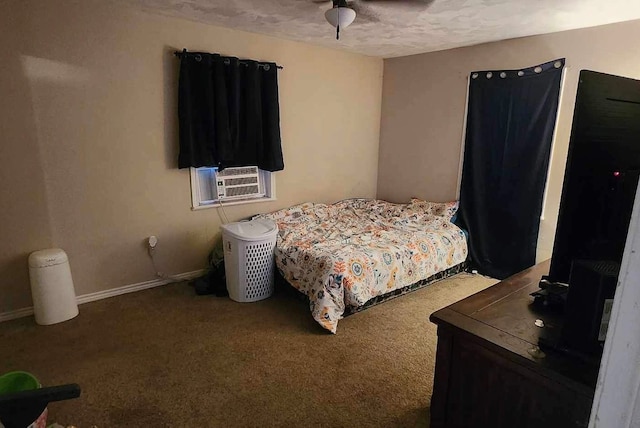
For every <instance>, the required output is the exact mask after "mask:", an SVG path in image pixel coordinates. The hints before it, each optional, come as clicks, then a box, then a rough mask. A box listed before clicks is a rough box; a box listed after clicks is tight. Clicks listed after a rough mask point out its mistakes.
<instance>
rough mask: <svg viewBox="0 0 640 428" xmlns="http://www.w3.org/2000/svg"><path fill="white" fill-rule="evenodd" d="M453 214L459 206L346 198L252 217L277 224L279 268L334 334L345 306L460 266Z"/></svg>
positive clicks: (461, 250) (462, 247) (462, 245)
mask: <svg viewBox="0 0 640 428" xmlns="http://www.w3.org/2000/svg"><path fill="white" fill-rule="evenodd" d="M457 208H458V204H457V202H451V203H433V202H426V201H422V200H419V199H412V200H411V202H410V203H408V204H392V203H390V202H384V201H379V200H369V199H350V200H345V201H341V202H338V203H335V204H332V205H325V204H313V203H305V204H301V205H296V206H293V207H291V208H287V209H284V210H280V211H276V212H273V213H270V214H263V215H261V216H258V217H265V218H270V219H273V220H275V221H276V222H277V223H278V228H279V234H278V241H277V245H276V250H275V251H276V266H277V267H278V270H279V271H280V273H281V274H282V275H283V276H284V278H285V279H286V280H287V282H289V283H290V284H291V285H292V286H293V287H295V288H297V289H298V290H299V291H301V292H302V293H304V294H306V295H307V296H308V297H309V301H310V306H311V313H312V315H313V318H314V319H315V320H316V321H317V322H318V323H320V325H321V326H322V327H324V328H326V329H327V330H330V331H331V332H332V333H335V332H336V329H337V326H338V320H340V319H341V318H342V315H343V313H344V312H345V308H346V307H350V306H355V307H358V306H361V305H363V304H364V303H365V302H367V301H368V300H369V299H371V298H373V297H375V296H379V295H381V294H385V293H388V292H390V291H393V290H396V289H398V288H402V287H405V286H408V285H411V284H414V283H416V282H418V281H420V280H422V279H425V278H428V277H430V276H432V275H435V274H436V273H438V272H441V271H444V270H446V269H448V268H450V267H453V266H455V265H457V264H459V263H462V262H464V261H465V260H466V258H467V242H466V237H465V235H464V233H463V232H462V230H461V229H459V228H458V227H457V226H455V225H454V224H453V223H451V218H452V216H453V215H454V214H455V212H456V210H457Z"/></svg>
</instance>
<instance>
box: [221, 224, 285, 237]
mask: <svg viewBox="0 0 640 428" xmlns="http://www.w3.org/2000/svg"><path fill="white" fill-rule="evenodd" d="M222 233H226V234H229V235H231V236H233V237H234V238H237V239H240V240H243V241H259V240H261V239H267V238H271V237H273V236H275V235H277V234H278V225H277V224H276V222H275V221H273V220H268V219H256V220H251V221H240V222H237V223H229V224H223V225H222Z"/></svg>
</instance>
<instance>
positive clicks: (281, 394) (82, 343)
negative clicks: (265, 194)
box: [0, 274, 496, 428]
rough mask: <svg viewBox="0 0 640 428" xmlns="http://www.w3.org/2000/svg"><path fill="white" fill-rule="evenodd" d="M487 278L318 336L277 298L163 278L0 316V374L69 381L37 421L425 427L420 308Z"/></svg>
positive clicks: (426, 387) (428, 363)
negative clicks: (43, 311)
mask: <svg viewBox="0 0 640 428" xmlns="http://www.w3.org/2000/svg"><path fill="white" fill-rule="evenodd" d="M495 282H496V281H494V280H491V279H488V278H484V277H482V276H472V275H470V274H460V275H457V276H455V277H453V278H449V279H446V280H443V281H440V282H438V283H435V284H433V285H431V286H429V287H427V288H424V289H422V290H419V291H416V292H414V293H411V294H408V295H405V296H402V297H400V298H397V299H394V300H392V301H388V302H386V303H383V304H380V305H377V306H374V307H372V308H370V309H367V310H366V311H363V312H361V313H358V314H355V315H353V316H350V317H348V318H346V319H344V320H342V321H340V324H339V327H338V334H337V335H332V334H330V333H327V332H325V331H324V330H322V329H321V328H320V327H319V326H318V325H316V323H315V322H314V321H313V320H312V318H311V315H310V313H309V310H308V307H307V306H306V304H305V302H304V301H301V300H299V299H298V298H297V297H296V296H295V295H293V294H291V293H289V292H283V291H280V292H278V293H276V295H275V296H274V297H272V298H270V299H267V300H264V301H262V302H257V303H247V304H240V303H235V302H232V301H231V300H229V299H227V298H216V297H212V296H196V295H195V294H194V292H193V289H192V288H191V287H190V286H188V285H186V284H174V285H168V286H164V287H160V288H155V289H151V290H147V291H142V292H139V293H133V294H128V295H124V296H119V297H114V298H112V299H107V300H102V301H99V302H94V303H89V304H85V305H82V306H81V307H80V315H79V316H78V317H77V318H75V319H73V320H71V321H67V322H65V323H62V324H58V325H54V326H47V327H45V326H37V325H36V324H35V322H34V321H33V318H32V317H30V318H23V319H19V320H14V321H8V322H5V323H0V373H4V372H6V371H9V370H27V371H30V372H32V373H34V374H36V376H37V377H39V378H40V380H41V382H42V383H43V384H45V385H56V384H62V383H70V382H76V383H78V384H80V386H81V387H82V395H81V397H80V398H79V399H76V400H73V401H66V402H60V403H53V404H51V405H50V407H49V411H50V418H49V421H50V422H53V421H56V422H59V423H61V424H63V425H70V424H73V425H76V426H77V427H79V428H89V427H91V426H93V425H95V426H97V427H99V428H105V427H140V426H154V427H162V426H175V427H186V426H201V427H218V426H219V427H236V426H238V427H265V426H279V427H280V426H281V427H306V426H330V427H345V426H359V427H360V426H361V427H393V426H398V427H413V426H421V427H427V426H428V419H429V409H428V406H429V401H430V398H431V388H432V383H433V370H434V363H435V361H434V358H435V350H436V329H435V326H434V325H432V324H431V323H430V322H429V315H430V314H431V313H432V312H434V311H436V310H438V309H440V308H442V307H444V306H447V305H449V304H451V303H453V302H455V301H457V300H460V299H461V298H464V297H466V296H468V295H470V294H473V293H475V292H477V291H480V290H482V289H484V288H486V287H487V286H489V285H492V284H493V283H495Z"/></svg>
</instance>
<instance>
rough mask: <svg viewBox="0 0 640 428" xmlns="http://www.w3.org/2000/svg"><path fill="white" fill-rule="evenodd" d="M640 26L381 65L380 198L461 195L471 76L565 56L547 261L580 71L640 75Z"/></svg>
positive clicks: (544, 229) (543, 237) (545, 237)
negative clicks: (461, 172)
mask: <svg viewBox="0 0 640 428" xmlns="http://www.w3.org/2000/svg"><path fill="white" fill-rule="evenodd" d="M638 52H640V21H631V22H626V23H621V24H613V25H607V26H602V27H596V28H591V29H584V30H574V31H567V32H562V33H554V34H548V35H543V36H535V37H526V38H521V39H514V40H508V41H503V42H497V43H489V44H483V45H478V46H472V47H468V48H461V49H453V50H448V51H441V52H434V53H429V54H423V55H415V56H409V57H402V58H394V59H388V60H385V62H384V85H383V97H382V120H381V130H380V155H379V169H378V197H379V198H382V199H389V200H391V201H406V200H407V199H408V198H410V197H412V196H416V197H421V198H426V199H430V200H436V201H444V200H453V199H455V198H456V191H457V179H458V168H459V163H460V147H461V142H462V131H463V120H464V113H465V97H466V89H467V78H468V75H469V73H470V72H471V71H474V70H486V69H517V68H521V67H527V66H531V65H535V64H538V63H542V62H546V61H549V60H552V59H555V58H561V57H566V58H567V65H568V69H567V71H566V83H565V87H564V91H565V92H564V97H563V100H562V104H561V106H560V119H559V125H558V129H557V138H556V143H555V146H554V151H553V154H552V160H551V167H550V168H551V174H550V180H549V183H548V197H547V204H546V209H545V212H544V213H543V215H544V218H545V219H544V220H543V221H542V223H541V229H540V239H539V242H538V258H539V260H543V259H546V258H548V257H550V255H551V251H552V248H553V238H554V233H555V226H556V221H557V215H558V206H559V203H560V193H561V190H562V180H563V175H564V167H565V160H566V156H567V149H568V143H569V136H570V133H571V121H572V117H573V105H574V103H575V96H576V90H577V83H578V74H579V72H580V70H582V69H590V70H595V71H601V72H605V73H611V74H617V75H621V76H627V77H634V78H640V56H639V55H638V54H637V53H638Z"/></svg>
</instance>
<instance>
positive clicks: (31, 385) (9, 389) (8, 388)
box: [0, 371, 40, 395]
mask: <svg viewBox="0 0 640 428" xmlns="http://www.w3.org/2000/svg"><path fill="white" fill-rule="evenodd" d="M38 388H40V382H38V379H36V377H35V376H34V375H32V374H31V373H27V372H20V371H17V372H9V373H5V374H3V375H2V376H0V395H2V394H10V393H13V392H20V391H29V390H32V389H38Z"/></svg>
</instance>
